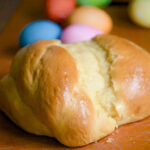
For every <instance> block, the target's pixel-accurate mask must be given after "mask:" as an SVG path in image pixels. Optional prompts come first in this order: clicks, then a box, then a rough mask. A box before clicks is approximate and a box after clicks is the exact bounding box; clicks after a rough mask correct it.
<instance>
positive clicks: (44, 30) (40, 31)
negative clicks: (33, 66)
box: [19, 20, 62, 47]
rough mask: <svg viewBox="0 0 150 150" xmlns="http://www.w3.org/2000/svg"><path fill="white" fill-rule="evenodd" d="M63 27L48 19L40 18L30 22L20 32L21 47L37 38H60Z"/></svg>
mask: <svg viewBox="0 0 150 150" xmlns="http://www.w3.org/2000/svg"><path fill="white" fill-rule="evenodd" d="M61 33H62V29H61V27H60V26H59V25H57V24H56V23H54V22H52V21H48V20H39V21H35V22H32V23H30V24H28V25H27V26H26V27H25V28H24V29H23V30H22V32H21V33H20V37H19V44H20V47H24V46H26V45H29V44H31V43H33V42H35V41H37V40H51V39H59V38H60V36H61Z"/></svg>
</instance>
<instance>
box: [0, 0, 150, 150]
mask: <svg viewBox="0 0 150 150" xmlns="http://www.w3.org/2000/svg"><path fill="white" fill-rule="evenodd" d="M105 10H106V11H107V12H108V13H109V14H110V15H111V16H112V18H113V21H114V28H113V31H112V34H116V35H119V36H122V37H125V38H128V39H129V40H132V41H134V42H135V43H137V44H138V45H140V46H142V47H143V48H145V49H146V50H147V51H149V52H150V30H149V29H144V28H141V27H138V26H136V25H134V24H133V23H132V22H131V21H130V20H129V19H128V15H127V6H126V5H123V6H122V5H118V6H115V5H113V6H109V7H107V8H106V9H105ZM45 18H46V17H45V15H44V11H43V0H22V2H21V3H20V5H19V7H18V8H17V9H16V11H15V13H14V14H13V16H12V17H11V18H10V20H9V21H8V23H7V24H6V26H5V28H4V29H3V31H2V33H1V34H0V78H1V77H2V76H4V75H5V74H6V73H7V72H8V71H9V67H10V64H11V62H12V58H13V57H14V55H15V53H16V52H17V50H18V48H19V46H18V36H19V33H20V31H21V29H22V28H23V26H25V25H26V24H27V23H29V22H31V21H34V20H37V19H45ZM6 149H7V150H18V149H21V150H22V149H23V150H24V149H29V150H31V149H32V150H42V149H44V150H45V149H46V150H58V149H59V150H150V118H147V119H145V120H142V121H139V122H136V123H132V124H128V125H124V126H121V127H119V128H118V129H116V131H115V132H113V133H112V134H111V135H109V136H108V137H106V138H104V139H102V140H99V141H98V142H96V143H92V144H89V145H87V146H84V147H80V148H74V149H72V148H67V147H65V146H63V145H61V144H59V143H58V142H57V141H56V140H54V139H52V138H48V137H38V136H35V135H31V134H28V133H26V132H24V131H23V130H21V129H20V128H18V127H17V126H16V125H15V124H13V123H12V122H11V121H10V120H9V119H8V118H7V117H6V116H5V115H4V114H3V113H1V112H0V150H6Z"/></svg>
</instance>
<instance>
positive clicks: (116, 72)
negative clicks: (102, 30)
mask: <svg viewBox="0 0 150 150" xmlns="http://www.w3.org/2000/svg"><path fill="white" fill-rule="evenodd" d="M95 40H96V41H97V43H98V44H100V46H102V47H103V48H104V49H105V50H106V51H108V53H109V55H110V56H109V57H111V60H112V69H111V72H110V75H111V78H112V80H113V82H114V91H115V94H116V97H117V99H119V100H121V101H123V102H124V103H125V105H126V106H127V109H126V111H125V112H124V115H123V118H119V119H120V120H119V124H124V123H129V122H133V121H136V120H140V119H143V118H145V117H147V116H149V115H150V109H149V108H150V100H149V99H150V55H149V54H148V53H147V52H146V51H145V50H143V49H142V48H141V47H139V46H137V45H135V44H134V43H132V42H131V41H128V40H126V39H123V38H119V37H117V36H113V35H109V36H108V35H103V36H98V37H96V38H95ZM127 116H130V117H127ZM127 118H128V119H127Z"/></svg>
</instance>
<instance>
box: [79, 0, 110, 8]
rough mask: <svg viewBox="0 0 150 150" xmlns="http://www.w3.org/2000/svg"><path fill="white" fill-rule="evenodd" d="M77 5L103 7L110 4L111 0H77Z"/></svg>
mask: <svg viewBox="0 0 150 150" xmlns="http://www.w3.org/2000/svg"><path fill="white" fill-rule="evenodd" d="M77 2H78V4H79V5H91V6H97V7H104V6H107V5H109V4H110V2H111V0H77Z"/></svg>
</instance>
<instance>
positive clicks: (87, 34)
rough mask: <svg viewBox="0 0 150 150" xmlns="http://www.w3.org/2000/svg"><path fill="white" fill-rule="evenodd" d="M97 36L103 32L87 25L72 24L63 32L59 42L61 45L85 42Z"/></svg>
mask: <svg viewBox="0 0 150 150" xmlns="http://www.w3.org/2000/svg"><path fill="white" fill-rule="evenodd" d="M97 34H103V32H100V31H99V30H97V29H95V28H93V27H90V26H87V25H79V24H73V25H70V26H68V27H66V28H65V29H64V30H63V32H62V36H61V41H62V42H63V43H73V42H80V41H86V40H90V39H91V38H93V37H94V36H96V35H97Z"/></svg>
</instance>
